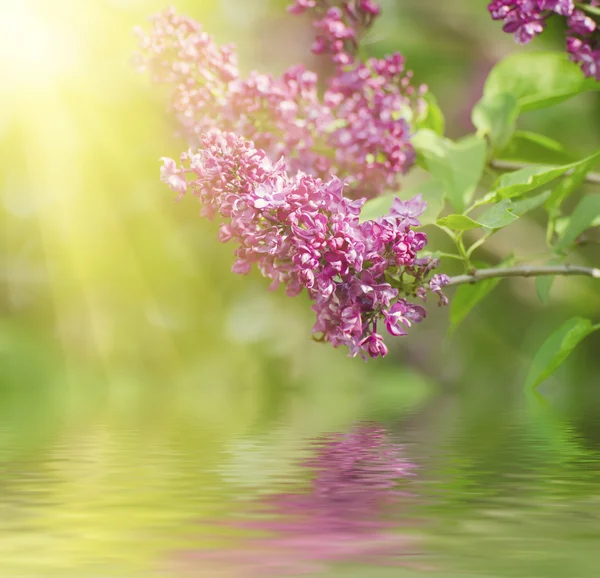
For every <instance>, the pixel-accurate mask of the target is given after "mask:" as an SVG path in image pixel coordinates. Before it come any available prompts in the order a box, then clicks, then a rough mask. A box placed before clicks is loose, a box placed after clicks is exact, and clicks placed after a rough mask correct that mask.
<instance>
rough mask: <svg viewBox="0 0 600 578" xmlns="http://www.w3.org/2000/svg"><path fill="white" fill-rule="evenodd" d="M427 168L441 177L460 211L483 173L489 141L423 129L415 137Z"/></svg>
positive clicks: (440, 180)
mask: <svg viewBox="0 0 600 578" xmlns="http://www.w3.org/2000/svg"><path fill="white" fill-rule="evenodd" d="M413 144H414V145H415V148H416V150H417V152H418V153H419V154H420V155H421V156H422V158H423V159H424V166H425V168H426V169H427V170H428V171H429V172H430V173H431V175H432V176H433V178H434V179H435V180H437V181H439V182H440V183H441V184H442V186H443V188H444V191H445V193H446V198H447V199H448V201H449V202H450V204H451V205H452V207H453V208H454V209H455V210H456V211H457V212H462V211H464V209H465V207H466V206H467V204H468V203H469V202H470V201H471V199H472V198H473V193H474V192H475V189H476V187H477V184H478V183H479V180H480V179H481V175H482V174H483V168H484V164H485V155H486V144H485V141H484V140H482V139H480V138H477V137H475V136H470V137H467V138H465V139H462V140H460V141H458V142H453V141H451V140H449V139H446V138H444V137H440V136H439V135H437V134H436V133H434V132H433V131H431V130H420V131H419V132H418V133H417V134H416V135H415V137H414V138H413Z"/></svg>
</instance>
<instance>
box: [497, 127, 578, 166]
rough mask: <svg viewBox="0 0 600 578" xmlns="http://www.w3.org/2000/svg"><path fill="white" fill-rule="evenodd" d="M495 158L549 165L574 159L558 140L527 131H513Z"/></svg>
mask: <svg viewBox="0 0 600 578" xmlns="http://www.w3.org/2000/svg"><path fill="white" fill-rule="evenodd" d="M495 158H497V159H499V160H505V161H513V162H517V163H531V164H549V165H552V164H555V165H564V164H567V163H572V162H573V161H574V160H576V159H574V158H573V155H571V154H569V153H568V152H567V151H566V150H565V149H564V147H563V146H562V145H561V144H560V143H559V142H558V141H555V140H553V139H551V138H548V137H547V136H544V135H541V134H536V133H534V132H528V131H517V132H515V134H514V135H513V137H512V139H511V140H510V141H509V143H508V144H507V145H506V146H505V147H504V148H503V149H502V150H501V151H499V152H498V153H496V155H495Z"/></svg>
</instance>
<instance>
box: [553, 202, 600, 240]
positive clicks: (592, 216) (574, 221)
mask: <svg viewBox="0 0 600 578" xmlns="http://www.w3.org/2000/svg"><path fill="white" fill-rule="evenodd" d="M598 216H600V195H586V196H585V197H583V198H582V199H581V201H580V202H579V204H578V205H577V206H576V207H575V210H574V211H573V214H572V215H571V216H570V217H568V220H567V224H566V226H565V229H564V232H563V233H562V234H561V235H560V237H559V239H558V242H557V243H556V245H555V247H554V249H555V250H556V251H564V250H565V249H567V248H568V247H570V246H571V245H572V244H573V243H574V242H575V240H576V239H577V237H579V235H581V233H583V232H584V231H585V230H587V229H589V228H590V227H591V226H592V225H593V223H594V222H595V221H596V219H597V218H598Z"/></svg>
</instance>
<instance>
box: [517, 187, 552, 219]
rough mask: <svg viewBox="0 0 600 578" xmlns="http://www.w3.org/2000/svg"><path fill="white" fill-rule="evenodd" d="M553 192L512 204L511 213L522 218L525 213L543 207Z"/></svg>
mask: <svg viewBox="0 0 600 578" xmlns="http://www.w3.org/2000/svg"><path fill="white" fill-rule="evenodd" d="M550 193H551V191H544V192H543V193H540V194H539V195H534V196H533V197H526V198H524V199H521V200H519V201H516V202H514V203H511V207H510V211H511V213H514V214H515V215H517V217H522V216H523V215H524V214H525V213H528V212H529V211H533V210H534V209H537V208H538V207H540V206H541V205H543V204H544V203H545V202H546V200H547V199H548V198H549V197H550Z"/></svg>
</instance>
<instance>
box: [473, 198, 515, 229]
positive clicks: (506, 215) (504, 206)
mask: <svg viewBox="0 0 600 578" xmlns="http://www.w3.org/2000/svg"><path fill="white" fill-rule="evenodd" d="M512 206H513V203H512V202H511V201H510V200H509V199H504V200H502V201H500V202H499V203H496V204H495V205H494V206H493V207H490V208H489V209H488V210H487V211H485V212H484V213H482V214H481V215H480V216H479V217H477V221H478V222H479V223H480V224H481V225H483V226H484V227H488V228H490V229H501V228H502V227H506V225H510V224H511V223H513V222H514V221H516V220H517V219H518V218H519V217H518V216H517V215H515V214H514V212H513V211H512Z"/></svg>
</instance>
